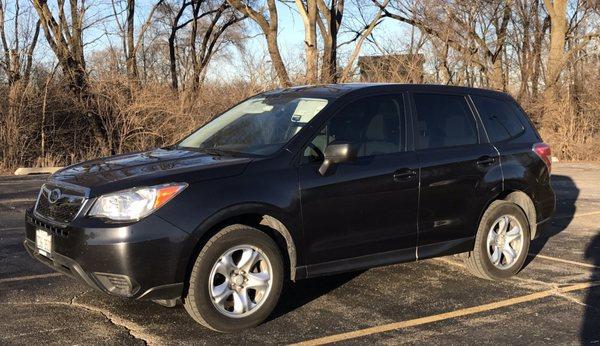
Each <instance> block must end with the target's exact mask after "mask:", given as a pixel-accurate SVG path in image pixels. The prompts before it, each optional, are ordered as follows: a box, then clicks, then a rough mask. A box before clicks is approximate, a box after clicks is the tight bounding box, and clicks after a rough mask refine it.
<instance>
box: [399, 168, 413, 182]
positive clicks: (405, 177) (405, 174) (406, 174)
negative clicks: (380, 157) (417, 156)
mask: <svg viewBox="0 0 600 346" xmlns="http://www.w3.org/2000/svg"><path fill="white" fill-rule="evenodd" d="M416 176H417V171H415V170H414V169H409V168H403V169H399V170H397V171H395V172H394V181H397V182H399V181H409V180H412V179H414V178H415V177H416Z"/></svg>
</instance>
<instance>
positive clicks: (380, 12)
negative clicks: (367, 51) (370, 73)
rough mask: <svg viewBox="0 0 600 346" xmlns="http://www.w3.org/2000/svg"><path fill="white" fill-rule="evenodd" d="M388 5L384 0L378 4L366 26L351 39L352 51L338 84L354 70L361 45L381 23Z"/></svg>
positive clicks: (346, 79) (346, 78) (345, 79)
mask: <svg viewBox="0 0 600 346" xmlns="http://www.w3.org/2000/svg"><path fill="white" fill-rule="evenodd" d="M388 3H389V0H384V1H383V3H381V4H380V6H379V8H378V9H377V12H376V13H375V15H374V16H373V18H371V19H370V20H369V21H368V22H367V23H366V25H365V26H364V27H363V28H362V29H361V30H360V31H358V32H357V33H356V36H355V37H354V38H353V39H352V41H353V42H355V44H354V49H353V50H352V53H350V58H349V59H348V61H347V63H346V67H344V69H343V70H342V72H341V74H340V82H342V83H344V82H346V81H348V79H349V78H350V74H351V73H352V71H354V69H355V66H354V62H355V61H356V58H358V55H359V54H360V51H361V49H362V45H363V43H364V42H365V40H366V39H367V37H369V36H370V35H371V34H372V32H373V30H375V27H376V26H377V25H379V24H380V23H381V19H382V18H383V16H384V13H385V8H386V6H387V5H388Z"/></svg>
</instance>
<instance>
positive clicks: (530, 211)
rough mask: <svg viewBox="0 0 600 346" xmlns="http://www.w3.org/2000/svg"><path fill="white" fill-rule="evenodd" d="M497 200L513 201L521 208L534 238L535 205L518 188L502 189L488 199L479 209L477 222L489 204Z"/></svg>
mask: <svg viewBox="0 0 600 346" xmlns="http://www.w3.org/2000/svg"><path fill="white" fill-rule="evenodd" d="M498 200H503V201H507V202H511V203H514V204H516V205H517V206H518V207H519V208H521V210H523V212H524V213H525V216H527V220H528V221H529V229H530V232H531V239H534V238H535V236H536V232H537V211H536V209H535V205H534V204H533V200H532V199H531V197H529V195H528V194H527V193H526V192H525V191H523V190H518V189H512V190H504V191H502V192H501V193H500V194H498V195H497V196H495V197H493V198H491V199H490V200H489V202H488V203H487V204H486V206H485V208H483V210H482V211H481V213H480V215H479V220H478V223H477V224H478V225H479V222H481V218H482V217H483V214H484V213H485V212H486V210H488V208H489V207H490V205H491V204H492V203H494V202H495V201H498Z"/></svg>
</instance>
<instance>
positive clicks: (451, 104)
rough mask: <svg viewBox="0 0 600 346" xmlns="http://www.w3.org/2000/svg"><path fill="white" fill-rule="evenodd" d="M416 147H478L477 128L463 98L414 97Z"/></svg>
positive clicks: (439, 95)
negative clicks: (471, 145) (416, 130)
mask: <svg viewBox="0 0 600 346" xmlns="http://www.w3.org/2000/svg"><path fill="white" fill-rule="evenodd" d="M413 98H414V100H415V108H416V110H417V119H418V133H417V139H418V141H417V148H418V149H433V148H445V147H456V146H461V145H468V144H476V143H477V142H478V138H477V125H476V123H475V119H474V118H473V114H472V113H471V110H470V109H469V105H468V104H467V101H466V99H465V97H464V96H459V95H444V94H414V95H413Z"/></svg>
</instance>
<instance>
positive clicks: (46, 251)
mask: <svg viewBox="0 0 600 346" xmlns="http://www.w3.org/2000/svg"><path fill="white" fill-rule="evenodd" d="M35 246H36V248H37V250H38V252H39V253H40V254H41V255H44V256H46V257H51V256H52V235H51V234H50V233H48V232H46V231H44V230H43V229H38V230H36V231H35Z"/></svg>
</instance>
